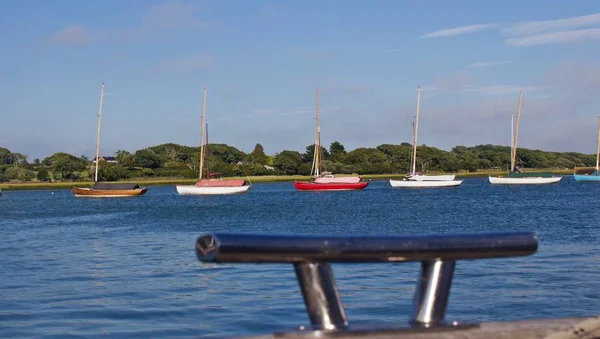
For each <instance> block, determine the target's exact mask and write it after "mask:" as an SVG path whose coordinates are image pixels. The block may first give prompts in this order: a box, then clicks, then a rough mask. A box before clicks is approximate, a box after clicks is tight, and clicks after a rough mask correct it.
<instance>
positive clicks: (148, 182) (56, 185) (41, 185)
mask: <svg viewBox="0 0 600 339" xmlns="http://www.w3.org/2000/svg"><path fill="white" fill-rule="evenodd" d="M538 171H551V172H552V173H554V174H556V175H572V174H573V170H547V169H546V170H544V169H536V170H527V171H525V172H538ZM506 173H507V172H506V171H478V172H465V173H427V174H432V175H434V174H454V175H456V177H457V178H481V177H487V176H490V175H491V176H497V175H504V174H506ZM340 176H344V175H340ZM361 177H362V178H363V179H367V180H387V179H402V178H404V177H406V175H404V174H365V175H361ZM227 179H245V180H248V181H249V182H251V183H253V184H254V183H275V182H292V181H296V180H298V181H307V180H310V176H304V175H264V176H252V177H231V178H227ZM196 181H197V179H182V178H164V179H141V178H140V179H131V180H122V181H119V182H122V183H136V184H139V185H143V186H164V185H180V184H181V185H186V184H187V185H191V184H194V183H195V182H196ZM90 186H92V183H91V182H89V181H88V182H35V181H34V182H23V183H0V189H2V190H7V191H9V190H15V191H16V190H48V189H69V188H74V187H90Z"/></svg>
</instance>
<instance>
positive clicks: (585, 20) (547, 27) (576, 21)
mask: <svg viewBox="0 0 600 339" xmlns="http://www.w3.org/2000/svg"><path fill="white" fill-rule="evenodd" d="M598 24H600V13H597V14H590V15H583V16H577V17H571V18H564V19H558V20H544V21H531V22H526V23H520V24H515V25H512V26H510V27H507V28H505V29H503V30H502V32H503V33H506V34H510V35H531V34H537V33H542V32H548V31H555V30H559V31H562V30H568V29H573V28H578V27H584V26H590V25H598Z"/></svg>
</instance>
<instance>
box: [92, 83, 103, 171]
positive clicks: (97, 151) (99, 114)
mask: <svg viewBox="0 0 600 339" xmlns="http://www.w3.org/2000/svg"><path fill="white" fill-rule="evenodd" d="M103 99H104V82H103V83H102V87H101V89H100V111H99V112H98V134H97V135H96V171H95V174H94V182H97V181H98V157H99V152H100V124H101V123H102V101H103Z"/></svg>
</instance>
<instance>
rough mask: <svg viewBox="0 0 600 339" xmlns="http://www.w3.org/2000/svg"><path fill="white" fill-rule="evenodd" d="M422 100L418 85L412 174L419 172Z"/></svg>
mask: <svg viewBox="0 0 600 339" xmlns="http://www.w3.org/2000/svg"><path fill="white" fill-rule="evenodd" d="M420 102H421V86H418V87H417V116H416V117H415V128H414V130H415V131H414V143H413V163H412V175H415V174H416V173H417V136H418V133H419V108H420V107H419V105H420Z"/></svg>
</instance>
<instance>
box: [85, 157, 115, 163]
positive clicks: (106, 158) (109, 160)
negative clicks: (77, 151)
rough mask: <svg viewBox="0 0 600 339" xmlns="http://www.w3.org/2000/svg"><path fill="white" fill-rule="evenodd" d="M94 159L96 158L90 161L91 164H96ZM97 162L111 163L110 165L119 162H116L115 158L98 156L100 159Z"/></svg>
mask: <svg viewBox="0 0 600 339" xmlns="http://www.w3.org/2000/svg"><path fill="white" fill-rule="evenodd" d="M95 158H96V157H94V159H92V160H91V162H93V163H95V162H96V159H95ZM98 161H106V162H112V163H115V164H117V163H119V162H118V161H117V157H109V156H100V157H99V158H98Z"/></svg>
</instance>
